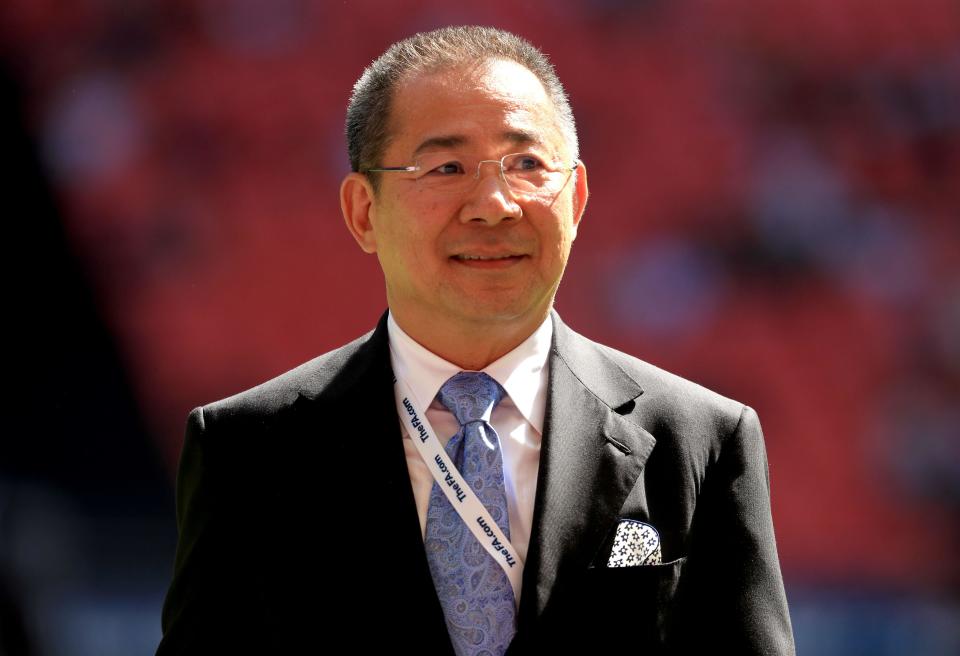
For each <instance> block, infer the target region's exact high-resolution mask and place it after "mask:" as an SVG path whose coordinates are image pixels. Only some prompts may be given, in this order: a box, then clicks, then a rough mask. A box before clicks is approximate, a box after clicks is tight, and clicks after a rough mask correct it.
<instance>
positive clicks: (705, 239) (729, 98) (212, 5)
mask: <svg viewBox="0 0 960 656" xmlns="http://www.w3.org/2000/svg"><path fill="white" fill-rule="evenodd" d="M472 4H473V5H475V6H471V7H469V8H468V7H466V6H463V5H462V4H461V5H453V4H451V3H446V2H432V1H423V2H397V3H383V2H378V1H375V0H345V1H343V2H307V1H305V0H238V1H235V2H220V1H214V0H172V1H166V2H160V1H147V0H140V1H137V2H124V1H121V0H77V1H74V2H71V3H59V2H51V1H49V0H8V1H7V2H5V3H4V4H3V6H2V8H0V43H2V51H0V82H2V86H3V89H2V92H3V96H4V97H3V103H2V107H3V112H4V121H3V127H4V128H5V130H6V134H7V137H6V138H5V147H4V151H5V153H4V154H5V156H6V159H7V161H8V165H7V167H5V168H6V170H7V173H6V174H4V180H5V182H4V185H3V188H4V197H5V201H6V203H5V205H6V207H7V209H6V212H7V219H6V224H5V225H6V229H7V230H8V237H7V239H6V243H7V246H6V249H7V253H8V255H7V257H6V258H4V259H5V262H6V266H7V275H6V276H5V278H6V280H7V289H8V290H9V293H11V295H12V300H13V302H12V308H13V310H12V313H11V315H8V319H7V325H8V328H10V329H12V332H11V335H12V337H11V339H10V341H9V342H8V346H10V351H8V357H7V358H6V359H7V361H8V362H12V366H13V369H12V372H11V373H12V375H8V380H9V381H10V384H11V387H12V388H13V389H12V390H11V391H12V399H13V402H12V404H11V405H8V406H7V412H8V413H9V415H8V420H7V426H8V429H7V430H6V431H5V435H4V437H3V440H2V442H0V653H2V654H9V655H13V654H50V655H70V656H73V655H76V656H81V655H84V656H85V655H97V656H110V655H114V654H116V655H124V656H128V655H133V654H152V653H153V649H154V648H155V646H156V643H157V641H158V640H159V636H160V627H159V621H160V620H159V614H160V607H161V603H162V598H163V594H164V592H165V588H166V585H167V584H168V582H169V577H170V573H171V567H172V559H173V550H174V545H175V539H176V529H175V524H174V510H173V479H174V473H175V467H176V461H177V457H178V453H179V448H180V445H181V440H182V429H183V425H184V421H185V418H186V415H187V412H188V411H189V410H190V408H192V407H193V406H195V405H198V404H200V403H203V402H208V401H212V400H214V399H217V398H220V397H223V396H226V395H229V394H232V393H234V392H237V391H239V390H241V389H244V388H246V387H249V386H251V385H254V384H256V383H258V382H261V381H263V380H265V379H267V378H269V377H272V376H273V375H276V374H278V373H280V372H282V371H284V370H286V369H288V368H290V367H292V366H294V365H296V364H298V363H300V362H302V361H304V360H307V359H309V358H311V357H313V356H315V355H317V354H319V353H321V352H324V351H326V350H328V349H330V348H333V347H335V346H338V345H340V344H341V343H343V342H345V341H347V340H349V339H351V338H353V337H354V336H356V335H358V334H360V333H362V332H365V331H367V330H368V329H370V328H371V327H372V326H373V324H374V322H375V321H376V319H377V318H378V316H379V314H380V313H381V311H382V310H383V308H384V305H385V301H384V296H383V292H382V283H381V278H380V273H379V270H378V268H377V264H376V261H375V259H373V258H370V257H366V256H364V255H363V254H362V253H361V252H360V251H359V249H358V248H357V247H356V246H355V244H354V243H353V242H352V240H351V239H350V237H349V235H348V234H347V231H346V230H345V229H344V228H343V225H342V220H341V218H340V213H339V208H338V203H337V188H338V185H339V181H340V179H341V177H342V175H343V174H344V172H345V171H346V170H347V168H348V165H347V159H346V154H345V145H344V138H343V135H342V132H343V115H344V109H345V104H346V100H347V97H348V95H349V93H350V89H351V85H352V83H353V82H354V80H355V79H356V78H357V77H358V76H359V74H360V72H361V70H362V69H363V67H364V66H365V65H366V64H367V63H368V62H369V61H370V60H371V59H372V58H373V57H375V56H376V55H377V54H378V53H379V52H381V51H382V49H383V48H384V47H385V46H386V45H387V44H389V43H390V42H392V41H394V40H396V39H398V38H401V37H403V36H406V35H408V34H411V33H413V32H416V31H421V30H424V29H430V28H433V27H437V26H440V25H444V24H465V23H479V24H491V25H496V26H499V27H503V28H506V29H509V30H512V31H516V32H517V33H519V34H522V35H524V36H526V37H527V38H529V39H530V40H532V41H533V42H534V43H536V44H537V45H539V46H540V47H542V48H543V49H544V50H545V51H546V52H547V53H548V54H549V55H550V56H551V58H552V59H553V61H554V62H555V64H556V66H557V68H558V71H559V73H560V77H561V79H562V80H563V81H564V83H565V84H566V85H567V87H568V89H569V91H570V94H571V97H572V101H573V106H574V110H575V112H576V115H577V119H578V124H579V129H580V133H581V143H582V157H583V159H584V161H585V162H586V163H587V165H588V167H589V171H590V183H591V191H592V198H591V201H590V206H589V208H588V210H587V216H586V219H585V223H584V224H583V226H582V229H581V232H580V236H579V239H578V241H577V244H576V247H575V248H574V252H573V256H572V260H571V264H570V267H569V269H568V274H567V278H566V280H565V282H564V285H563V286H562V287H561V292H560V294H559V297H558V302H557V307H558V310H559V311H560V313H561V314H562V315H563V316H564V318H565V320H567V321H568V322H569V323H570V324H572V325H573V326H575V327H577V328H578V329H579V330H580V331H581V332H583V333H585V334H587V335H588V336H591V337H593V338H595V339H598V340H600V341H604V342H607V343H609V344H611V345H614V346H617V347H619V348H621V349H623V350H626V351H628V352H631V353H633V354H636V355H638V356H640V357H642V358H644V359H647V360H649V361H651V362H653V363H655V364H658V365H660V366H663V367H666V368H668V369H671V370H674V371H676V372H677V373H680V374H682V375H685V376H687V377H689V378H692V379H694V380H697V381H699V382H701V383H703V384H705V385H707V386H710V387H713V388H715V389H717V390H719V391H721V392H723V393H725V394H727V395H729V396H732V397H735V398H737V399H739V400H742V401H745V402H747V403H749V404H750V405H752V406H754V407H755V408H756V409H757V410H758V412H759V414H760V417H761V419H762V420H763V425H764V428H765V432H766V437H767V443H768V451H769V458H770V476H771V484H772V491H773V509H774V522H775V526H776V530H777V537H778V542H779V548H780V555H781V559H782V564H783V570H784V575H785V578H786V583H787V593H788V597H789V600H790V603H791V611H792V615H793V620H794V627H795V631H796V638H797V645H798V649H799V651H800V653H801V654H810V655H824V656H832V655H840V654H843V655H859V654H863V655H868V654H869V655H871V656H876V655H880V656H883V655H887V654H890V655H892V654H957V653H960V567H958V554H960V521H958V519H960V402H958V401H960V393H958V392H960V4H958V3H957V2H956V0H803V1H802V2H790V3H788V2H773V1H769V0H725V1H723V2H716V1H710V0H672V1H667V0H644V1H639V0H637V1H630V0H592V1H575V0H553V1H547V2H528V1H522V0H517V1H513V2H505V1H502V0H487V1H486V2H482V3H472ZM8 371H9V369H8Z"/></svg>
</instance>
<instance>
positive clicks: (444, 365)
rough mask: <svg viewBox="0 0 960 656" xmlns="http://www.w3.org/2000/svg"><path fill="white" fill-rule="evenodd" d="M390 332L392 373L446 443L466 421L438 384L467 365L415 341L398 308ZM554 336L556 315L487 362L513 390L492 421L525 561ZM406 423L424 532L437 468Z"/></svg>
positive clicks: (513, 538) (515, 539)
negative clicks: (455, 413)
mask: <svg viewBox="0 0 960 656" xmlns="http://www.w3.org/2000/svg"><path fill="white" fill-rule="evenodd" d="M387 332H388V335H389V338H390V363H391V364H392V365H393V372H394V375H396V376H397V378H400V379H402V380H404V381H405V382H406V383H407V385H409V387H410V390H411V392H412V393H413V396H414V400H415V401H416V403H417V405H418V406H419V407H420V408H426V415H427V419H428V420H429V422H430V424H431V425H432V426H433V429H434V431H435V432H436V433H437V438H438V439H439V440H440V442H441V443H442V444H443V445H444V446H446V444H447V442H448V441H449V440H450V438H451V437H453V436H454V435H456V433H457V431H459V430H460V424H459V423H458V422H457V419H456V417H454V416H453V414H452V413H451V412H450V411H449V410H447V409H446V408H445V407H444V406H443V404H442V403H440V401H439V400H437V398H436V396H437V392H439V391H440V387H441V386H442V385H443V384H444V383H445V382H447V380H449V379H450V378H451V377H452V376H454V375H456V374H457V373H459V372H460V371H462V369H460V367H458V366H457V365H455V364H451V363H450V362H447V361H446V360H444V359H443V358H441V357H439V356H438V355H436V354H434V353H431V352H430V351H428V350H427V349H426V348H424V347H423V346H421V345H420V344H418V343H417V342H415V341H414V340H413V338H411V337H410V336H409V335H407V334H406V333H405V332H403V330H401V328H400V326H398V325H397V322H396V321H394V320H393V315H392V314H391V315H390V316H389V317H388V319H387ZM552 339H553V322H552V321H551V320H550V317H547V318H546V320H545V321H544V322H543V323H542V324H540V327H539V328H537V329H536V330H535V331H534V333H533V334H532V335H530V337H528V338H527V339H526V341H524V342H523V343H522V344H520V345H519V346H518V347H517V348H515V349H513V350H512V351H510V352H509V353H507V354H506V355H504V356H503V357H501V358H500V359H499V360H497V361H496V362H493V363H491V364H490V365H489V366H487V367H485V368H484V369H483V372H484V373H486V374H487V375H488V376H490V377H491V378H493V379H494V380H496V381H497V382H498V383H500V385H501V387H503V389H504V390H505V391H506V393H507V395H506V396H504V397H503V399H502V400H501V401H500V403H499V405H497V407H496V408H495V409H494V411H493V415H492V417H491V420H490V423H491V425H492V426H493V428H494V430H495V431H497V435H498V436H499V437H500V444H501V448H502V453H503V476H504V483H505V485H506V492H507V508H508V510H509V513H510V543H511V544H512V545H513V548H514V551H515V552H516V553H517V554H518V555H519V556H520V561H521V562H523V561H525V560H526V558H527V547H528V545H529V544H530V526H531V524H532V522H533V501H534V497H535V496H536V493H537V472H538V471H539V470H540V442H541V438H542V436H543V415H544V412H545V411H546V407H547V380H548V374H549V372H548V366H547V356H548V354H549V352H550V342H551V340H552ZM400 425H401V427H402V430H403V449H404V451H405V452H406V455H407V471H408V472H409V473H410V484H411V485H412V486H413V496H414V498H415V499H416V502H417V514H419V516H420V534H421V535H423V533H424V530H425V528H426V524H427V506H428V505H429V504H430V489H431V487H432V486H433V476H431V475H430V471H429V470H428V469H427V465H426V464H425V463H424V462H423V460H422V459H421V457H420V453H419V452H418V451H417V447H416V446H415V445H414V444H413V441H412V440H411V439H410V435H409V434H408V433H407V430H406V426H404V424H403V422H402V421H401V422H400Z"/></svg>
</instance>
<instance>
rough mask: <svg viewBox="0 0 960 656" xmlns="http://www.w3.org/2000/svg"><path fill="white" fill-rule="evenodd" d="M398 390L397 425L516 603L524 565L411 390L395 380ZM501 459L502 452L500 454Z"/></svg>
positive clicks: (400, 381) (518, 597)
mask: <svg viewBox="0 0 960 656" xmlns="http://www.w3.org/2000/svg"><path fill="white" fill-rule="evenodd" d="M394 383H395V384H396V386H397V390H398V392H399V393H398V394H396V395H395V396H396V400H397V414H398V415H399V416H400V421H402V422H404V426H406V427H407V433H409V435H410V440H411V441H412V442H413V443H414V445H416V447H417V451H418V452H419V453H420V457H421V458H423V461H424V462H425V463H426V464H427V469H429V470H430V473H431V474H432V475H433V480H435V481H436V482H437V485H439V486H440V489H441V490H443V493H444V494H445V495H446V496H447V499H448V500H449V501H450V505H451V506H453V507H454V509H455V510H456V511H457V514H459V515H460V519H462V520H463V523H464V524H466V525H467V528H469V529H470V532H471V533H473V535H474V537H476V538H477V540H478V541H479V542H480V544H482V545H483V547H484V549H486V550H487V553H488V554H490V555H491V556H492V557H493V559H494V560H495V561H497V563H498V564H499V565H500V567H502V568H503V571H504V572H506V574H507V578H508V579H509V580H510V585H511V586H513V599H514V602H516V603H519V599H520V580H521V577H522V573H523V563H522V562H521V561H520V557H519V556H518V555H517V552H516V550H514V548H513V545H512V544H510V541H509V540H508V539H507V537H506V536H505V535H504V534H503V531H501V530H500V527H499V526H497V523H496V522H495V521H493V518H492V517H490V513H489V512H488V511H487V508H486V506H484V505H483V503H481V501H480V499H478V498H477V495H476V494H474V492H473V490H472V489H471V488H470V486H469V485H468V484H467V482H466V481H465V480H464V478H463V477H462V476H461V475H460V472H459V471H457V468H456V467H455V466H454V464H453V462H452V461H451V460H450V456H449V455H448V454H447V452H446V451H445V450H444V449H443V446H442V445H441V444H440V440H438V439H437V437H436V433H434V432H433V428H432V427H431V426H430V422H429V421H427V416H426V414H425V413H423V412H421V411H420V409H419V408H418V407H417V405H416V402H415V401H414V396H413V393H412V392H411V391H410V387H409V386H408V385H407V384H406V383H405V382H403V381H402V380H400V379H399V378H396V377H395V381H394ZM501 455H502V451H501Z"/></svg>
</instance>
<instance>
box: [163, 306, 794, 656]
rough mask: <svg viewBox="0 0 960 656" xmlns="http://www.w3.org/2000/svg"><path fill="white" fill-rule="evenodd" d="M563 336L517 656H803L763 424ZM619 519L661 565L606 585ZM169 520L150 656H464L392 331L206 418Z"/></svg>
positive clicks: (196, 430) (190, 434)
mask: <svg viewBox="0 0 960 656" xmlns="http://www.w3.org/2000/svg"><path fill="white" fill-rule="evenodd" d="M553 321H554V327H555V328H554V338H553V346H552V349H551V352H550V356H549V358H550V359H549V363H550V384H549V385H550V387H549V400H548V403H547V410H546V419H545V424H544V436H543V442H542V450H541V455H540V473H539V480H538V483H537V495H536V502H535V506H534V516H533V528H532V535H531V539H530V540H531V541H530V546H529V551H528V556H527V561H526V563H525V568H524V575H523V588H522V593H521V602H520V610H519V618H518V627H519V628H518V633H517V636H516V638H515V640H514V642H513V644H512V645H511V649H510V652H509V653H510V654H522V653H533V652H537V653H539V652H541V651H542V652H548V651H555V650H562V651H563V652H564V653H567V652H569V651H570V650H571V649H574V650H575V649H577V648H578V647H579V648H583V649H584V650H589V651H590V652H591V653H606V652H605V651H604V650H605V649H610V650H611V651H610V653H631V652H636V653H643V654H658V653H696V652H699V653H708V652H713V651H714V650H716V649H720V650H722V651H724V652H725V653H733V654H787V653H793V637H792V633H791V627H790V619H789V616H788V613H787V603H786V598H785V595H784V590H783V582H782V580H781V575H780V569H779V563H778V560H777V551H776V545H775V543H774V534H773V526H772V523H771V518H770V504H769V482H768V475H767V460H766V454H765V450H764V445H763V436H762V434H761V431H760V425H759V422H758V421H757V417H756V414H755V413H754V412H753V411H752V410H751V409H750V408H748V407H745V406H743V405H742V404H740V403H737V402H735V401H731V400H729V399H726V398H723V397H721V396H719V395H717V394H715V393H713V392H710V391H708V390H706V389H704V388H702V387H699V386H697V385H695V384H693V383H691V382H689V381H686V380H683V379H681V378H678V377H676V376H673V375H671V374H668V373H666V372H664V371H662V370H660V369H657V368H655V367H653V366H651V365H649V364H647V363H645V362H642V361H640V360H637V359H635V358H632V357H630V356H628V355H625V354H623V353H620V352H618V351H615V350H613V349H610V348H608V347H605V346H602V345H600V344H596V343H594V342H591V341H589V340H587V339H586V338H584V337H582V336H581V335H579V334H577V333H575V332H573V331H572V330H571V329H569V328H568V327H567V326H566V325H564V324H563V323H562V322H561V321H560V318H559V317H558V316H557V315H556V313H554V314H553ZM619 518H634V519H639V520H642V521H644V522H647V523H650V524H652V525H654V526H655V527H656V528H657V529H658V530H659V532H660V537H661V545H662V551H663V564H662V565H654V566H643V567H632V568H606V567H604V564H605V563H606V560H607V557H608V555H609V552H610V548H611V544H612V538H613V533H614V529H615V527H616V525H617V521H618V519H619ZM177 521H178V525H179V531H180V541H179V545H178V547H177V554H176V564H175V573H174V578H173V583H172V585H171V587H170V590H169V592H168V595H167V599H166V603H165V605H164V610H163V630H164V637H163V641H162V642H161V644H160V648H159V651H158V652H157V653H158V655H161V656H170V655H172V654H212V653H231V654H232V653H261V654H281V653H282V654H299V653H325V652H328V651H329V652H338V651H340V650H342V649H343V645H349V646H351V650H353V651H356V652H359V653H385V652H388V651H391V652H392V651H396V650H398V649H405V648H407V647H409V648H413V649H417V650H418V651H419V653H423V654H447V653H452V652H451V647H450V643H449V639H448V638H447V631H446V627H445V625H444V620H443V615H442V612H441V610H440V605H439V602H438V601H437V597H436V594H435V592H434V588H433V582H432V580H431V577H430V572H429V570H428V567H427V561H426V557H425V555H424V550H423V542H422V538H421V535H420V525H419V521H418V517H417V511H416V508H415V505H414V497H413V492H412V489H411V487H410V479H409V476H408V473H407V466H406V460H405V456H404V450H403V446H402V443H401V439H400V425H399V422H398V418H397V414H396V409H395V405H394V395H393V387H392V372H391V368H390V357H389V346H388V340H387V328H386V315H384V318H383V319H382V320H381V321H380V323H379V325H378V327H377V329H376V330H375V331H373V332H372V333H369V334H367V335H365V336H364V337H362V338H360V339H358V340H356V341H354V342H352V343H350V344H348V345H346V346H344V347H342V348H340V349H338V350H336V351H333V352H331V353H327V354H326V355H322V356H320V357H318V358H316V359H314V360H311V361H310V362H307V363H306V364H304V365H301V366H300V367H298V368H296V369H294V370H292V371H289V372H287V373H285V374H283V375H281V376H280V377H278V378H276V379H274V380H271V381H269V382H267V383H264V384H263V385H260V386H258V387H255V388H253V389H251V390H248V391H246V392H243V393H241V394H238V395H236V396H233V397H231V398H228V399H225V400H222V401H218V402H216V403H212V404H210V405H207V406H204V407H202V408H197V409H195V410H194V411H193V412H192V413H191V414H190V418H189V421H188V425H187V434H186V441H185V443H184V447H183V454H182V456H181V463H180V471H179V475H178V480H177ZM624 647H626V648H627V649H626V650H625V651H618V652H613V651H612V650H613V649H618V650H624Z"/></svg>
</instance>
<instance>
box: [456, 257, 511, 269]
mask: <svg viewBox="0 0 960 656" xmlns="http://www.w3.org/2000/svg"><path fill="white" fill-rule="evenodd" d="M465 256H466V257H465ZM527 257H528V256H527V255H514V254H509V255H493V254H489V255H488V254H481V253H458V254H457V255H451V256H450V260H451V261H452V262H454V263H455V264H459V265H461V266H465V267H468V268H471V269H507V268H510V267H512V266H515V265H516V264H518V263H519V262H521V261H522V260H524V259H526V258H527Z"/></svg>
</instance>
